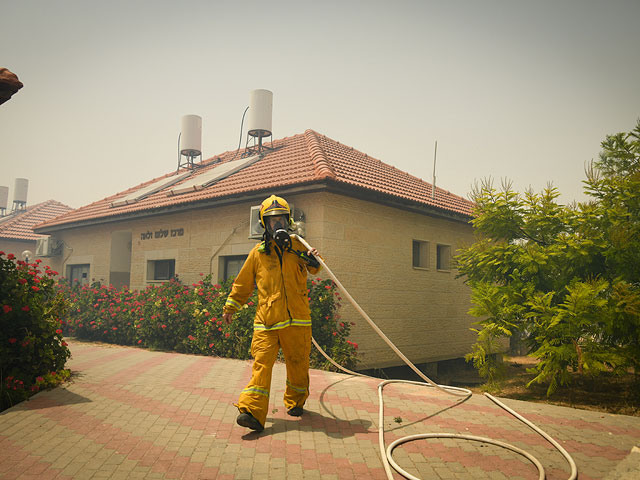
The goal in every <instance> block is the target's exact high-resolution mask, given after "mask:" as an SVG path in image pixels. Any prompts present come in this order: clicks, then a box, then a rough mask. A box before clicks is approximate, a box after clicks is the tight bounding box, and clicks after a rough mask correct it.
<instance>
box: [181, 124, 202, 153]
mask: <svg viewBox="0 0 640 480" xmlns="http://www.w3.org/2000/svg"><path fill="white" fill-rule="evenodd" d="M201 153H202V117H200V116H198V115H184V116H183V117H182V122H181V128H180V154H181V155H184V156H185V157H197V156H198V155H200V154H201Z"/></svg>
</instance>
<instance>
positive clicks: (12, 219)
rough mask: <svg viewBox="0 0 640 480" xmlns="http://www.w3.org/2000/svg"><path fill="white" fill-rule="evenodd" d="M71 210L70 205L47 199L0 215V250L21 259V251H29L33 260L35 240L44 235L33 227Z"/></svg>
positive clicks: (35, 246)
mask: <svg viewBox="0 0 640 480" xmlns="http://www.w3.org/2000/svg"><path fill="white" fill-rule="evenodd" d="M71 210H73V209H72V208H71V207H68V206H67V205H64V204H63V203H60V202H57V201H55V200H48V201H46V202H42V203H38V204H36V205H32V206H30V207H26V208H24V209H21V210H15V211H13V212H12V213H10V214H8V215H5V216H3V217H0V251H3V252H5V253H13V254H14V255H15V256H16V258H18V259H20V260H22V259H23V255H22V253H23V252H26V251H29V252H31V253H32V255H31V257H32V258H31V260H33V259H34V258H35V254H36V248H37V240H38V239H41V238H44V237H45V235H38V234H36V233H35V232H34V231H33V227H34V226H35V225H37V224H39V223H42V222H45V221H48V220H52V219H54V218H56V217H58V216H60V215H63V214H65V213H67V212H70V211H71Z"/></svg>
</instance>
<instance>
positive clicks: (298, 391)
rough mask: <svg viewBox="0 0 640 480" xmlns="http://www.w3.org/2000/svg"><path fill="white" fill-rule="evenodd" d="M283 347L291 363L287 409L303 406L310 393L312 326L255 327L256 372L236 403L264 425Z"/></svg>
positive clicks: (253, 342)
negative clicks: (273, 374) (276, 363)
mask: <svg viewBox="0 0 640 480" xmlns="http://www.w3.org/2000/svg"><path fill="white" fill-rule="evenodd" d="M280 348H282V353H284V360H285V364H286V367H287V385H286V389H285V392H284V406H285V408H286V409H287V410H290V409H292V408H293V407H302V406H303V405H304V402H305V401H306V400H307V398H308V397H309V355H310V353H311V327H310V326H308V327H307V326H289V327H285V328H281V329H274V330H254V331H253V339H252V341H251V356H252V357H253V359H254V360H253V373H252V375H251V381H250V382H249V384H248V385H247V386H246V388H245V389H244V390H242V393H241V394H240V398H239V399H238V403H237V404H236V407H238V410H240V412H241V413H250V414H251V415H253V416H254V417H255V418H256V419H257V420H258V421H259V422H260V423H261V424H262V426H264V423H265V421H266V420H267V413H268V410H269V390H270V388H271V372H272V370H273V364H274V363H275V361H276V358H277V356H278V350H280Z"/></svg>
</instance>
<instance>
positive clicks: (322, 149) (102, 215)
mask: <svg viewBox="0 0 640 480" xmlns="http://www.w3.org/2000/svg"><path fill="white" fill-rule="evenodd" d="M266 145H267V146H269V147H271V146H273V148H274V150H267V151H266V154H265V155H264V157H263V158H261V159H260V160H259V161H257V162H255V163H253V164H251V165H249V166H247V167H246V168H243V169H242V170H240V171H238V172H237V173H234V174H232V175H230V176H228V177H226V178H224V179H222V180H220V181H218V182H217V183H214V184H213V185H211V186H209V187H206V188H203V189H201V190H196V191H191V192H188V193H182V194H177V195H170V194H167V192H168V191H170V190H172V189H179V187H180V185H182V184H184V183H186V182H187V181H189V179H185V180H181V181H180V182H177V183H175V184H173V185H172V186H170V187H167V188H165V189H163V190H160V191H158V192H156V193H152V194H151V195H148V196H147V197H145V198H142V199H140V200H138V201H134V202H133V203H129V204H124V199H125V198H126V197H127V196H130V195H131V194H133V193H134V192H136V191H140V190H142V189H144V188H145V187H148V186H150V185H152V184H154V183H155V182H157V181H159V180H161V179H163V178H164V179H167V180H169V179H170V178H171V177H172V176H174V175H175V174H176V172H175V171H173V172H171V173H168V174H167V175H165V176H164V177H158V178H155V179H153V180H150V181H148V182H146V183H143V184H141V185H138V186H136V187H133V188H130V189H129V190H126V191H124V192H120V193H118V194H116V195H113V196H110V197H107V198H104V199H102V200H99V201H97V202H94V203H92V204H90V205H87V206H84V207H81V208H79V209H77V210H74V211H72V212H70V213H68V214H66V215H64V216H63V217H60V218H56V219H54V220H50V221H48V222H45V223H43V224H41V225H38V227H37V229H38V230H40V231H46V228H47V227H52V226H57V225H63V224H68V223H73V224H82V223H83V222H88V221H94V220H97V219H105V220H106V219H107V217H117V216H122V215H131V214H135V213H137V212H140V213H141V214H142V213H146V212H149V211H152V210H154V209H159V208H167V207H174V206H180V205H184V204H188V203H194V202H203V201H209V200H215V199H222V198H225V197H231V196H238V195H241V194H246V193H250V192H259V191H265V190H267V191H268V190H274V191H276V190H283V189H286V188H287V187H291V186H296V185H309V184H323V183H328V182H329V183H331V184H332V185H334V186H338V187H340V186H341V185H342V186H343V187H347V186H351V187H355V188H360V189H362V190H363V191H368V192H370V193H379V194H381V197H385V196H386V197H387V198H396V199H400V200H403V201H405V203H406V201H409V203H413V204H415V205H417V206H427V207H432V208H435V209H436V210H441V211H443V213H446V212H449V213H450V214H456V215H458V216H459V215H462V216H470V215H471V214H472V209H473V203H472V202H470V201H468V200H466V199H464V198H462V197H459V196H457V195H454V194H452V193H450V192H448V191H446V190H442V189H440V188H437V189H436V194H435V200H432V199H431V195H432V186H431V184H430V183H427V182H425V181H423V180H421V179H419V178H417V177H414V176H412V175H409V174H408V173H406V172H403V171H401V170H398V169H397V168H395V167H392V166H390V165H387V164H386V163H383V162H381V161H380V160H377V159H375V158H372V157H370V156H368V155H366V154H364V153H362V152H359V151H358V150H355V149H354V148H352V147H349V146H347V145H343V144H341V143H340V142H337V141H335V140H332V139H330V138H328V137H326V136H324V135H320V134H318V133H316V132H315V131H313V130H307V131H305V132H304V133H302V134H298V135H294V136H292V137H286V138H282V139H279V140H274V141H273V143H271V142H269V143H267V144H266ZM243 153H245V152H244V151H243V150H241V151H240V152H235V151H229V152H225V153H223V154H220V155H218V156H215V157H212V158H210V159H208V160H205V161H204V162H203V164H202V167H201V168H199V169H198V170H197V171H196V172H195V173H194V175H199V174H202V173H204V172H207V171H210V170H211V169H215V168H217V167H218V166H220V165H223V164H225V163H227V162H230V161H232V160H234V159H236V160H237V159H238V158H240V157H241V156H242V155H243ZM112 219H113V220H115V218H112Z"/></svg>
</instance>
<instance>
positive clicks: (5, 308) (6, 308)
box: [2, 305, 13, 313]
mask: <svg viewBox="0 0 640 480" xmlns="http://www.w3.org/2000/svg"><path fill="white" fill-rule="evenodd" d="M2 309H3V310H4V313H9V312H10V311H11V310H13V308H11V306H10V305H4V306H3V307H2Z"/></svg>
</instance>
